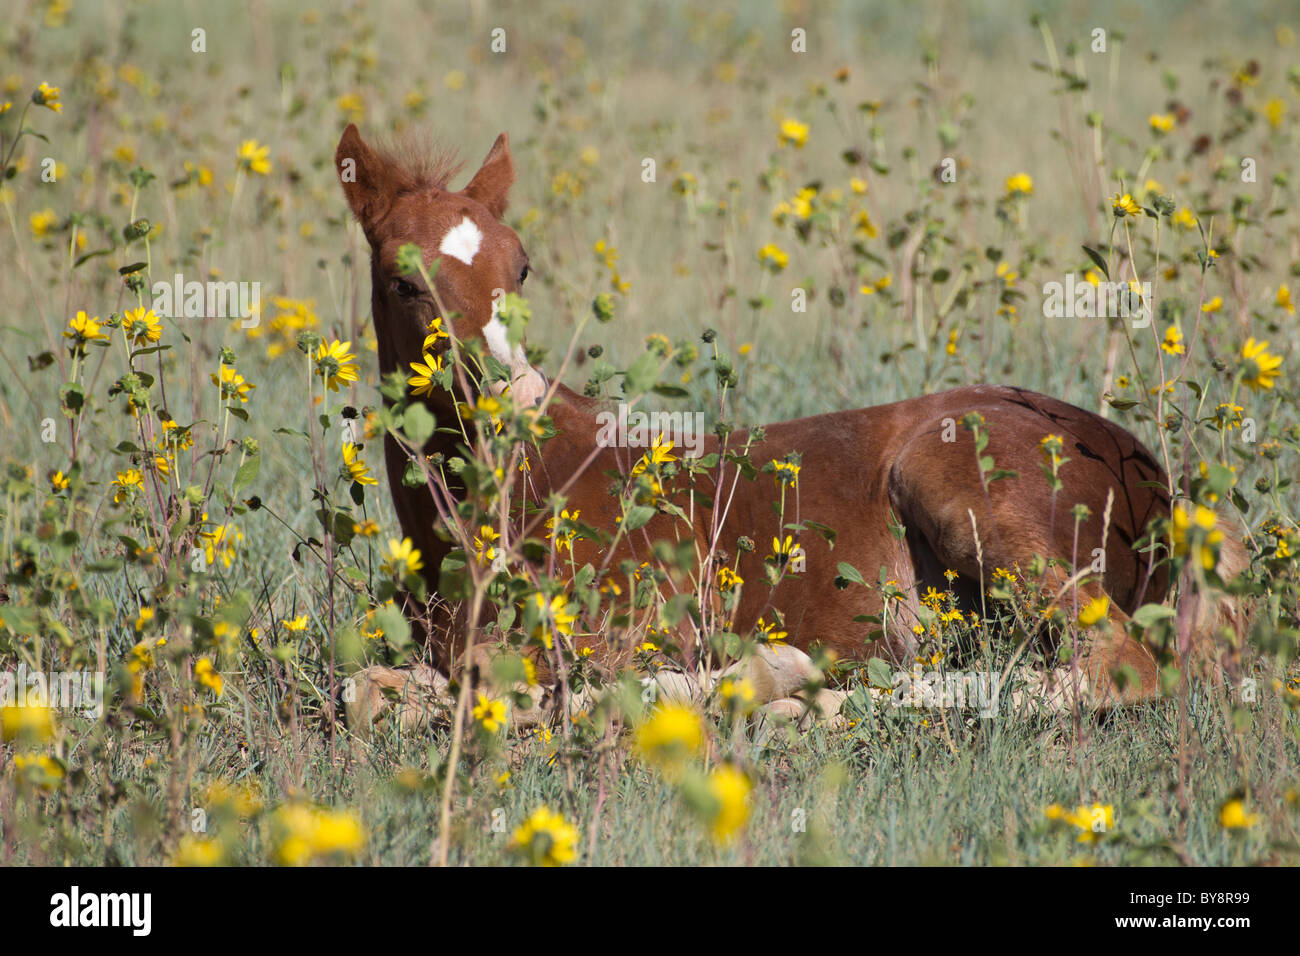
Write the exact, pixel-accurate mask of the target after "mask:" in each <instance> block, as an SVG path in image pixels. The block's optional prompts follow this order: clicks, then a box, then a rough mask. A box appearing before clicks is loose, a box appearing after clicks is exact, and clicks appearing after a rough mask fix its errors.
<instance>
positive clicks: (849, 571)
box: [835, 561, 867, 584]
mask: <svg viewBox="0 0 1300 956" xmlns="http://www.w3.org/2000/svg"><path fill="white" fill-rule="evenodd" d="M835 570H837V571H838V572H839V574H840V577H842V578H844V580H846V581H852V582H853V583H854V584H866V583H867V582H866V579H865V578H863V577H862V574H861V572H859V571H858V569H857V568H855V567H854V566H853V565H851V564H849V563H848V562H847V561H841V562H840V563H839V564H837V565H835Z"/></svg>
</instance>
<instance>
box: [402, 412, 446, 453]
mask: <svg viewBox="0 0 1300 956" xmlns="http://www.w3.org/2000/svg"><path fill="white" fill-rule="evenodd" d="M436 425H437V422H436V421H435V419H434V417H433V413H432V412H430V411H429V410H428V409H427V408H425V407H424V404H423V403H422V402H417V403H416V404H414V405H412V406H410V407H409V408H408V409H407V410H406V414H405V416H403V419H402V430H403V431H405V432H406V437H407V438H409V439H410V440H411V443H412V444H413V445H415V447H416V448H423V447H424V443H425V442H427V441H428V440H429V438H430V437H431V436H432V435H433V429H434V428H435V427H436Z"/></svg>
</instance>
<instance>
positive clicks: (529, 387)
mask: <svg viewBox="0 0 1300 956" xmlns="http://www.w3.org/2000/svg"><path fill="white" fill-rule="evenodd" d="M494 311H495V310H494ZM483 338H484V340H486V342H487V345H488V349H489V350H491V352H492V356H493V358H495V359H496V360H497V361H498V362H500V363H501V364H502V365H504V366H506V367H507V368H509V369H510V392H511V394H513V395H514V397H515V401H516V402H518V403H519V404H520V405H523V406H532V405H536V404H537V403H538V402H539V401H541V400H542V397H543V396H544V395H545V394H546V390H547V387H548V386H547V384H546V377H545V376H544V375H542V373H541V372H539V371H537V369H535V368H533V367H532V366H531V365H529V364H528V356H527V354H526V353H525V352H524V347H523V346H522V345H516V346H515V347H514V348H511V347H510V339H509V337H508V335H507V334H506V326H505V323H504V322H502V321H501V320H500V319H498V318H497V317H496V315H493V316H492V319H491V321H489V322H488V324H487V325H485V326H484V327H483ZM505 387H506V385H505V383H504V382H496V383H494V384H493V386H492V391H493V393H494V394H497V395H499V394H501V392H502V390H503V389H504V388H505Z"/></svg>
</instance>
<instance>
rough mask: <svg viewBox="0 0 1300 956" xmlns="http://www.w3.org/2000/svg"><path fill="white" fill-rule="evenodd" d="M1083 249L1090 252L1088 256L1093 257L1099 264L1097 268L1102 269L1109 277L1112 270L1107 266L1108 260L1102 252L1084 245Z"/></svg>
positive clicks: (1103, 273) (1096, 263) (1102, 272)
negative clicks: (1103, 256)
mask: <svg viewBox="0 0 1300 956" xmlns="http://www.w3.org/2000/svg"><path fill="white" fill-rule="evenodd" d="M1083 251H1084V252H1086V253H1087V254H1088V258H1089V259H1091V260H1092V261H1093V263H1094V264H1095V265H1096V266H1097V268H1098V269H1100V270H1101V274H1102V275H1104V276H1105V277H1106V278H1107V279H1109V278H1110V270H1109V269H1107V268H1106V260H1105V259H1103V258H1102V255H1101V253H1100V252H1098V251H1097V250H1096V249H1092V248H1090V247H1088V246H1084V247H1083Z"/></svg>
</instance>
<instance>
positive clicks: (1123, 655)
mask: <svg viewBox="0 0 1300 956" xmlns="http://www.w3.org/2000/svg"><path fill="white" fill-rule="evenodd" d="M1064 577H1065V575H1064V573H1058V574H1049V575H1048V578H1047V580H1046V581H1045V583H1046V584H1049V585H1050V584H1051V583H1052V582H1054V581H1055V582H1060V584H1062V585H1064V584H1065V582H1064V580H1063V579H1064ZM1077 587H1078V591H1077V606H1078V607H1085V606H1087V605H1088V603H1089V602H1091V601H1093V600H1095V599H1097V598H1101V597H1105V598H1107V599H1108V600H1109V606H1108V609H1107V615H1106V617H1105V618H1103V619H1102V620H1101V621H1099V622H1097V623H1096V624H1095V625H1093V626H1092V627H1091V628H1087V629H1080V628H1077V627H1072V628H1071V631H1072V638H1071V639H1073V640H1075V641H1076V642H1077V647H1078V652H1077V654H1074V655H1071V656H1070V660H1069V661H1068V662H1066V663H1062V664H1060V665H1058V666H1056V667H1055V668H1053V669H1051V670H1050V671H1048V672H1047V673H1046V674H1045V675H1043V676H1042V677H1041V678H1039V679H1038V680H1037V684H1038V688H1037V689H1038V690H1039V691H1040V695H1039V696H1040V699H1041V702H1042V703H1043V704H1044V705H1046V706H1047V707H1048V708H1049V709H1051V710H1071V709H1073V708H1074V707H1075V706H1076V705H1077V706H1079V707H1081V708H1083V709H1087V710H1095V709H1103V708H1107V707H1114V706H1117V705H1119V704H1132V703H1136V702H1137V701H1140V700H1145V699H1147V698H1150V697H1154V696H1155V695H1156V693H1157V690H1158V687H1159V669H1158V668H1157V666H1156V660H1155V657H1154V656H1153V655H1152V654H1151V651H1150V650H1149V649H1148V648H1147V647H1146V646H1145V645H1144V644H1142V643H1141V642H1139V641H1136V640H1134V639H1133V638H1132V637H1130V636H1129V634H1128V632H1127V630H1126V629H1125V625H1126V624H1127V623H1128V621H1129V616H1128V615H1127V614H1125V613H1124V611H1123V610H1121V609H1120V608H1119V607H1118V605H1116V603H1115V601H1114V600H1113V599H1110V596H1109V595H1107V594H1106V592H1105V590H1104V589H1103V588H1102V587H1101V585H1100V584H1098V583H1097V582H1095V581H1088V582H1084V583H1082V584H1079V585H1078V586H1077ZM1058 603H1059V604H1060V606H1062V607H1064V608H1066V609H1067V613H1071V612H1073V611H1074V608H1075V606H1076V598H1075V592H1074V586H1073V585H1066V586H1065V592H1064V593H1063V594H1062V600H1061V601H1059V602H1058ZM1013 703H1014V702H1013Z"/></svg>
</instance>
